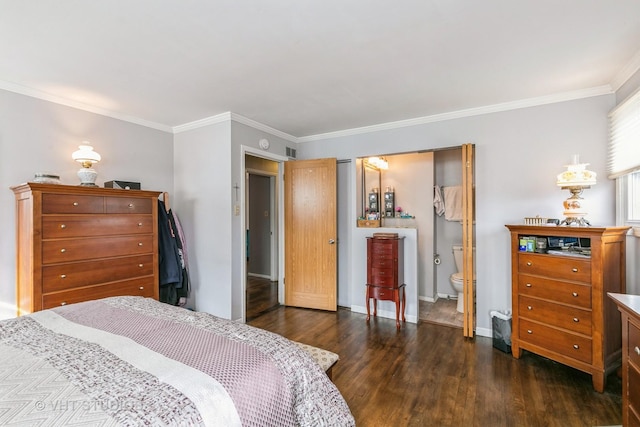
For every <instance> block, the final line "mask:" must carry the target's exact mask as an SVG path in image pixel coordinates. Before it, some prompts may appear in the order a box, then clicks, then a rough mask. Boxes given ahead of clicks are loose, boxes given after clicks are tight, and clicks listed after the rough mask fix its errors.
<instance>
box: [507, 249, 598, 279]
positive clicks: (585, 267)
mask: <svg viewBox="0 0 640 427" xmlns="http://www.w3.org/2000/svg"><path fill="white" fill-rule="evenodd" d="M518 271H519V272H520V273H522V274H533V275H537V276H546V277H549V278H551V279H558V280H572V281H574V282H584V283H591V260H590V259H580V258H573V257H566V256H561V255H558V256H554V255H540V254H525V253H520V254H518Z"/></svg>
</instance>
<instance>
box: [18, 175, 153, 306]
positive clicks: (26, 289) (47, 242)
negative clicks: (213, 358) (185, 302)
mask: <svg viewBox="0 0 640 427" xmlns="http://www.w3.org/2000/svg"><path fill="white" fill-rule="evenodd" d="M12 190H13V192H14V194H15V198H16V223H17V287H16V297H17V302H16V305H17V308H18V313H17V314H18V316H19V315H22V314H28V313H31V312H34V311H39V310H44V309H47V308H52V307H56V306H59V305H65V304H71V303H76V302H81V301H87V300H92V299H98V298H105V297H109V296H120V295H140V296H147V297H153V298H155V299H158V292H159V291H158V219H157V218H158V217H157V215H158V204H157V198H158V195H159V194H160V193H159V192H155V191H141V190H118V189H111V188H99V187H82V186H70V185H56V184H36V183H27V184H23V185H20V186H16V187H13V188H12Z"/></svg>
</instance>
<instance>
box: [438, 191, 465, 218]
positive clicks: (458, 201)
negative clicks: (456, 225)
mask: <svg viewBox="0 0 640 427" xmlns="http://www.w3.org/2000/svg"><path fill="white" fill-rule="evenodd" d="M443 190H444V219H446V220H447V221H462V186H455V187H444V189H443Z"/></svg>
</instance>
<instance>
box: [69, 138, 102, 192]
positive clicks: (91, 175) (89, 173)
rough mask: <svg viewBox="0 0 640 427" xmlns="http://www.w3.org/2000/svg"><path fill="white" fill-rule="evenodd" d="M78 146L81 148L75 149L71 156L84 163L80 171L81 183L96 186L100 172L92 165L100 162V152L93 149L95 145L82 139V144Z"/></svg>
mask: <svg viewBox="0 0 640 427" xmlns="http://www.w3.org/2000/svg"><path fill="white" fill-rule="evenodd" d="M78 148H79V150H77V151H74V152H73V154H71V158H72V159H73V160H75V161H76V162H78V163H80V164H82V167H81V168H80V170H79V171H78V178H80V185H84V186H90V187H95V186H96V178H97V177H98V173H97V172H96V171H95V169H93V167H92V166H93V164H94V163H98V162H99V161H100V160H101V157H100V154H98V153H97V152H96V151H93V147H92V146H91V145H90V143H89V142H88V141H82V144H81V145H80V146H79V147H78Z"/></svg>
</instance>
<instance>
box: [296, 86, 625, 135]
mask: <svg viewBox="0 0 640 427" xmlns="http://www.w3.org/2000/svg"><path fill="white" fill-rule="evenodd" d="M612 93H613V90H612V89H611V86H609V85H605V86H597V87H593V88H589V89H582V90H576V91H572V92H564V93H559V94H554V95H548V96H541V97H537V98H528V99H521V100H518V101H513V102H504V103H501V104H493V105H487V106H484V107H477V108H468V109H465V110H458V111H452V112H449V113H443V114H435V115H432V116H423V117H417V118H414V119H407V120H399V121H395V122H388V123H381V124H377V125H372V126H364V127H359V128H353V129H346V130H343V131H337V132H328V133H323V134H317V135H310V136H303V137H300V138H298V142H312V141H320V140H324V139H330V138H340V137H345V136H352V135H359V134H363V133H369V132H379V131H383V130H390V129H398V128H403V127H408V126H417V125H423V124H427V123H435V122H442V121H446V120H453V119H460V118H464V117H472V116H479V115H482V114H490V113H498V112H502V111H510V110H517V109H521V108H529V107H536V106H540V105H546V104H554V103H558V102H565V101H573V100H576V99H582V98H591V97H594V96H601V95H610V94H612Z"/></svg>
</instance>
